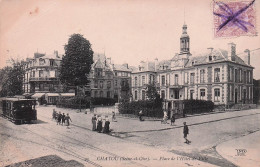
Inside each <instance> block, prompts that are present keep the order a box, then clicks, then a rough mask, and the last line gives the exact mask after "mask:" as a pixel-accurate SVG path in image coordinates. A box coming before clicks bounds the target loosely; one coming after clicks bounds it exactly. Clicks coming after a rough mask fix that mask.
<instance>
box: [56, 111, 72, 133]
mask: <svg viewBox="0 0 260 167" xmlns="http://www.w3.org/2000/svg"><path fill="white" fill-rule="evenodd" d="M52 119H54V120H55V121H56V122H57V125H66V126H67V128H68V127H69V126H70V121H71V122H72V120H71V118H70V116H69V113H67V115H65V114H64V113H63V114H61V112H57V111H55V109H53V112H52Z"/></svg>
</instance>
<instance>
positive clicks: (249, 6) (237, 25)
mask: <svg viewBox="0 0 260 167" xmlns="http://www.w3.org/2000/svg"><path fill="white" fill-rule="evenodd" d="M254 2H255V0H252V1H242V0H236V1H213V17H214V37H215V38H219V37H239V36H255V35H257V31H256V11H255V7H254Z"/></svg>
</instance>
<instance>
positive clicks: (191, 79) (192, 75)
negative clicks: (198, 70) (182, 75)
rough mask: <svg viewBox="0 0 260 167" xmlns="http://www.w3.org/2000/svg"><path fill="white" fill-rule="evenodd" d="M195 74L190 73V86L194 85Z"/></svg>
mask: <svg viewBox="0 0 260 167" xmlns="http://www.w3.org/2000/svg"><path fill="white" fill-rule="evenodd" d="M194 78H195V73H190V84H194Z"/></svg>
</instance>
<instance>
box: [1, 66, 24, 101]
mask: <svg viewBox="0 0 260 167" xmlns="http://www.w3.org/2000/svg"><path fill="white" fill-rule="evenodd" d="M24 73H25V72H24V70H23V68H22V64H21V63H20V62H14V63H13V67H5V68H3V69H1V72H0V77H1V78H0V84H1V86H0V87H1V89H0V95H1V96H2V97H4V96H14V95H21V94H22V93H23V76H24Z"/></svg>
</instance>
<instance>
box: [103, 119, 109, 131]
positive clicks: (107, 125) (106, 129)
mask: <svg viewBox="0 0 260 167" xmlns="http://www.w3.org/2000/svg"><path fill="white" fill-rule="evenodd" d="M109 124H110V122H109V119H108V116H106V119H105V125H104V131H103V133H109V132H110V131H109Z"/></svg>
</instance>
